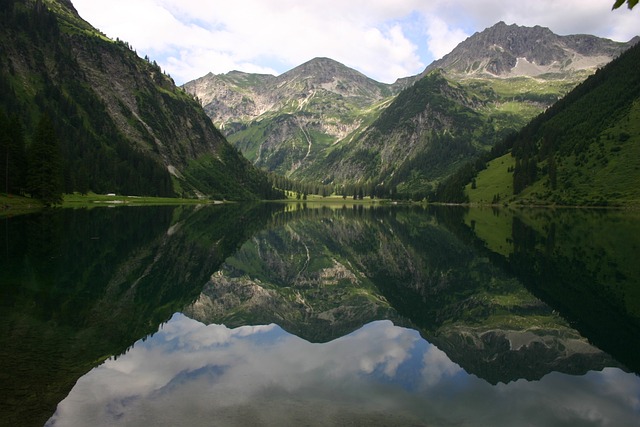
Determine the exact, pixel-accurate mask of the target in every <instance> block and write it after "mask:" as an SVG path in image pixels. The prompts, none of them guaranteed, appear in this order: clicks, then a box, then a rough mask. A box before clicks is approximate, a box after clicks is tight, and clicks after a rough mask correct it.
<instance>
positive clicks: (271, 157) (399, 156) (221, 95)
mask: <svg viewBox="0 0 640 427" xmlns="http://www.w3.org/2000/svg"><path fill="white" fill-rule="evenodd" d="M634 42H635V41H630V42H629V43H626V44H625V43H618V42H612V41H610V40H606V39H600V38H597V37H594V36H587V35H576V36H558V35H556V34H554V33H552V32H551V31H550V30H549V29H547V28H543V27H539V26H536V27H521V26H517V25H506V24H505V23H504V22H500V23H498V24H496V25H494V26H493V27H490V28H487V29H486V30H484V31H482V32H479V33H476V34H474V35H473V36H471V37H469V38H468V39H467V40H465V41H464V42H462V43H460V45H458V46H457V47H456V48H455V49H454V50H453V51H452V52H451V53H449V54H448V55H445V56H444V57H443V58H442V59H440V60H438V61H435V62H434V63H433V64H431V65H429V66H428V67H427V68H426V69H425V70H424V72H423V73H421V74H420V75H417V76H414V77H407V78H402V79H398V80H397V81H396V82H395V83H394V84H382V83H378V82H375V81H373V80H371V79H367V78H366V77H365V76H363V75H361V74H360V73H358V72H357V71H355V70H352V69H349V68H348V67H346V66H344V65H342V64H340V63H337V62H336V61H332V60H330V59H327V58H316V59H313V60H311V61H309V62H307V63H305V64H303V65H301V66H299V67H296V68H294V69H292V70H290V71H288V72H286V73H284V74H282V75H281V76H278V77H276V76H268V75H251V74H247V73H240V72H236V71H233V72H230V73H228V74H224V75H214V74H211V73H210V74H208V75H206V76H204V77H202V78H200V79H196V80H194V81H191V82H188V83H186V84H185V85H184V86H183V87H184V88H185V90H186V91H188V92H189V93H192V94H193V95H194V96H196V97H197V99H199V100H200V101H201V103H202V105H203V107H204V108H205V111H207V114H208V115H209V116H210V117H211V119H212V120H213V122H214V123H215V124H216V125H217V126H218V127H219V128H220V129H221V130H222V131H223V132H224V133H225V135H226V136H227V138H228V139H229V141H230V142H231V143H232V144H234V145H235V146H236V147H237V148H238V149H239V150H240V151H241V152H242V153H243V155H245V156H246V157H247V158H248V159H249V160H250V161H252V162H253V163H254V164H255V165H256V166H257V167H259V168H262V169H264V170H267V171H269V172H273V173H277V174H280V175H284V176H286V177H288V178H289V179H292V180H295V181H301V182H311V183H322V184H324V185H328V186H329V188H330V189H331V192H334V193H336V194H342V193H344V192H345V188H346V187H349V186H351V187H353V186H363V187H365V188H369V189H373V190H370V191H369V192H370V193H371V194H367V195H372V196H374V195H375V196H378V197H391V196H393V197H399V198H405V199H413V200H423V199H428V200H437V199H438V198H439V196H438V195H437V194H436V193H437V188H438V186H439V185H440V184H441V183H442V182H443V181H445V180H446V179H447V178H449V177H450V176H451V175H453V173H454V172H455V171H456V170H458V169H459V168H460V167H462V166H463V165H464V164H465V163H467V162H469V161H470V160H472V159H474V158H475V157H477V156H478V155H481V154H483V153H486V152H488V151H489V150H490V149H491V147H493V146H494V145H495V144H497V143H498V142H500V141H502V140H503V139H504V138H505V137H506V136H507V135H509V134H511V133H514V132H517V131H519V130H520V129H521V128H522V127H524V126H525V125H526V124H527V123H528V122H529V121H530V120H531V119H533V118H534V117H536V116H537V115H538V114H540V113H541V112H543V111H544V110H545V109H547V108H549V107H550V106H551V105H552V104H554V103H555V102H557V101H558V100H559V99H561V98H562V97H563V96H565V95H566V94H567V93H569V92H570V91H571V90H572V89H573V88H574V87H576V86H577V85H578V84H579V83H581V82H582V81H583V80H584V79H585V78H587V77H588V76H589V75H591V74H593V73H594V72H595V71H596V69H598V68H599V67H602V66H603V65H605V64H606V63H608V62H609V61H611V60H612V59H613V58H615V57H616V56H617V55H619V54H620V53H621V52H623V51H624V50H626V49H627V48H629V47H630V46H632V45H633V44H634Z"/></svg>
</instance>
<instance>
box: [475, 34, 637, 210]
mask: <svg viewBox="0 0 640 427" xmlns="http://www.w3.org/2000/svg"><path fill="white" fill-rule="evenodd" d="M638 69H640V44H637V45H635V46H634V47H632V48H631V49H629V50H628V51H626V52H624V53H623V54H622V55H620V56H619V57H618V58H617V59H615V60H614V61H612V62H611V63H609V64H608V65H606V66H605V67H603V68H602V69H601V70H599V71H598V72H597V73H596V74H594V75H593V76H591V77H589V78H588V79H587V80H585V81H584V82H583V83H582V84H580V85H579V86H578V87H576V88H575V89H574V90H573V91H571V92H570V93H569V94H567V95H566V96H565V97H564V98H563V99H562V100H560V101H558V102H557V103H555V104H554V105H553V106H552V107H550V108H549V109H547V110H546V111H545V112H544V113H543V114H540V115H539V116H538V117H536V118H535V120H533V121H531V122H530V123H529V124H528V125H527V126H525V127H524V128H523V129H522V130H521V131H520V132H519V133H518V134H517V135H515V136H514V137H512V138H510V139H508V140H505V141H504V142H503V143H502V144H500V147H501V149H500V150H495V151H494V155H493V156H490V157H488V158H487V159H486V160H487V162H486V169H484V167H480V168H478V169H477V170H476V171H475V172H474V173H471V174H469V175H468V176H467V178H468V180H467V183H468V184H467V187H466V188H465V194H466V198H468V200H469V201H471V202H473V203H491V202H494V203H495V202H498V201H499V202H501V203H504V202H507V203H510V202H516V203H523V204H545V205H547V204H561V205H599V206H601V205H611V204H613V205H637V204H638V203H640V187H639V186H638V182H640V167H639V163H638V158H639V156H640V126H639V125H638V123H640V102H639V100H640V75H639V74H638V72H637V70H638ZM481 166H483V165H481ZM474 175H475V177H474ZM472 177H473V182H472V183H469V181H470V180H471V179H472Z"/></svg>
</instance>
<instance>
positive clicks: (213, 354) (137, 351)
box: [47, 314, 640, 426]
mask: <svg viewBox="0 0 640 427" xmlns="http://www.w3.org/2000/svg"><path fill="white" fill-rule="evenodd" d="M638 396H640V382H638V381H637V380H636V379H634V378H630V377H629V376H628V375H626V374H625V373H623V372H622V371H620V370H618V369H615V368H608V369H605V370H604V371H602V372H590V373H588V374H587V375H584V376H570V375H565V374H552V375H549V376H547V377H545V378H543V379H542V380H541V381H538V382H527V381H524V380H520V381H516V382H512V383H510V384H508V385H505V384H500V385H498V386H491V385H489V384H488V383H487V382H485V381H483V380H480V379H478V378H477V377H475V376H472V375H468V374H467V373H466V372H465V371H464V370H463V369H461V368H460V367H459V366H458V365H456V364H455V363H453V362H452V361H451V360H449V358H448V357H447V356H446V355H445V353H443V352H442V351H440V350H438V349H437V348H436V347H435V346H433V345H431V344H429V343H427V342H426V341H424V340H423V339H421V337H420V336H419V334H418V333H417V332H415V331H413V330H411V329H405V328H400V327H397V326H394V325H393V324H392V323H391V322H389V321H378V322H374V323H370V324H368V325H366V326H364V327H362V328H361V329H358V330H357V331H354V332H352V333H351V334H349V335H347V336H344V337H341V338H338V339H336V340H333V341H330V342H328V343H324V344H312V343H309V342H307V341H304V340H302V339H300V338H298V337H296V336H294V335H291V334H288V333H286V332H284V331H283V330H282V329H281V328H279V327H278V326H276V325H273V324H272V325H268V326H244V327H239V328H236V329H229V328H227V327H225V326H222V325H208V326H205V325H203V324H201V323H199V322H196V321H194V320H191V319H189V318H187V317H185V316H183V315H179V314H177V315H175V316H174V317H173V318H172V319H171V320H170V321H169V322H168V323H167V324H165V325H164V326H163V328H162V329H161V330H160V331H158V333H156V334H155V335H154V336H153V337H151V338H149V339H147V340H146V341H144V342H143V341H140V342H138V343H136V345H135V346H134V347H133V349H132V350H131V351H129V352H128V353H127V354H125V355H123V356H121V357H119V358H117V359H110V360H108V361H107V362H105V363H104V364H103V365H102V366H100V367H98V368H96V369H94V370H93V371H91V372H90V373H89V374H88V375H86V376H84V377H83V378H81V379H80V380H79V381H78V384H77V385H76V387H75V388H74V389H73V391H72V392H71V393H70V395H69V396H68V397H67V398H66V399H65V400H64V401H63V402H61V403H60V405H59V407H58V411H57V412H56V414H55V415H54V417H53V418H52V419H51V420H50V421H49V423H48V424H47V425H49V426H84V425H94V426H110V425H190V426H198V425H219V426H225V425H291V424H292V423H293V424H302V425H434V424H435V425H443V426H446V425H492V426H501V425H504V426H513V425H540V426H543V425H544V426H554V425H572V426H575V425H617V426H625V425H627V426H631V425H634V423H635V422H636V421H637V419H638V418H637V417H638V416H639V415H640V401H639V399H638ZM541 409H543V410H541Z"/></svg>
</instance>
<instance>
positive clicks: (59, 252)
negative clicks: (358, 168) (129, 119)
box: [0, 203, 640, 426]
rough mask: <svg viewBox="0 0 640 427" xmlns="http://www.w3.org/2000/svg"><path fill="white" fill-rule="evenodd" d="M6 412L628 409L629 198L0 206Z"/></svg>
mask: <svg viewBox="0 0 640 427" xmlns="http://www.w3.org/2000/svg"><path fill="white" fill-rule="evenodd" d="M0 251H1V253H2V256H1V257H0V293H1V312H0V390H1V395H0V425H7V426H9V425H11V426H16V425H21V426H22V425H24V426H31V425H33V426H43V425H46V426H87V425H91V426H138V425H139V426H149V425H154V426H162V425H166V426H174V425H185V426H187V425H188V426H248V425H259V426H270V425H278V426H280V425H367V426H369V425H394V426H395V425H415V426H423V425H424V426H503V425H504V426H521V425H522V426H525V425H526V426H607V425H610V426H636V425H638V421H639V420H640V377H639V376H638V374H639V373H640V263H639V262H638V254H640V213H638V212H634V211H622V210H620V211H619V210H584V209H556V210H552V209H518V210H509V209H496V208H493V209H492V208H486V209H479V208H473V209H468V208H461V207H433V206H429V207H408V206H387V207H385V206H367V205H357V204H356V205H352V204H349V203H346V204H345V205H341V204H335V205H320V204H314V203H309V204H297V205H296V204H275V203H274V204H232V205H224V206H197V207H194V206H162V207H115V208H106V207H105V208H95V209H90V210H88V209H77V210H73V209H55V210H49V211H44V212H42V213H39V214H34V215H24V216H17V217H12V218H2V219H0Z"/></svg>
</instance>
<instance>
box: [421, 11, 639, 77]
mask: <svg viewBox="0 0 640 427" xmlns="http://www.w3.org/2000/svg"><path fill="white" fill-rule="evenodd" d="M628 47H629V44H628V43H619V42H614V41H612V40H608V39H603V38H599V37H595V36H591V35H570V36H559V35H557V34H555V33H553V32H552V31H551V30H550V29H549V28H546V27H541V26H538V25H536V26H534V27H524V26H518V25H516V24H511V25H507V24H506V23H505V22H502V21H501V22H498V23H497V24H495V25H493V26H492V27H489V28H487V29H485V30H483V31H481V32H477V33H475V34H474V35H472V36H471V37H469V38H467V39H466V40H464V41H463V42H462V43H460V44H459V45H458V46H457V47H456V48H455V49H454V50H453V51H452V52H451V53H449V54H448V55H445V56H444V57H443V58H442V59H440V60H438V61H435V62H433V63H432V64H431V65H429V66H428V67H427V69H426V70H425V72H424V73H423V74H427V73H428V72H430V71H432V70H434V69H437V68H440V69H443V70H445V71H447V72H449V73H453V74H464V75H489V76H494V77H512V76H518V75H526V76H537V75H541V74H547V73H567V72H575V71H580V70H591V71H593V70H594V69H595V68H598V67H600V66H602V65H604V64H606V63H607V62H609V61H611V60H612V59H613V58H614V57H616V56H617V55H619V54H620V53H621V52H623V51H624V50H626V49H627V48H628Z"/></svg>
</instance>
